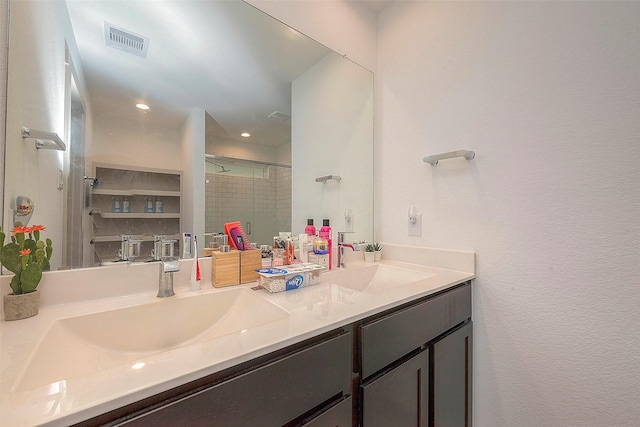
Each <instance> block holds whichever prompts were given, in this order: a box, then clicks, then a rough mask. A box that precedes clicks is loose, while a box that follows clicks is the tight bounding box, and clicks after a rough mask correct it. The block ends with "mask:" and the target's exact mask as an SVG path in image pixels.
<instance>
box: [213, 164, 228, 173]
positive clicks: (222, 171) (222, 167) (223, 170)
mask: <svg viewBox="0 0 640 427" xmlns="http://www.w3.org/2000/svg"><path fill="white" fill-rule="evenodd" d="M214 165H216V166H217V167H219V168H220V169H222V170H221V171H218V173H225V172H231V169H225V168H224V166H222V165H219V164H217V163H214Z"/></svg>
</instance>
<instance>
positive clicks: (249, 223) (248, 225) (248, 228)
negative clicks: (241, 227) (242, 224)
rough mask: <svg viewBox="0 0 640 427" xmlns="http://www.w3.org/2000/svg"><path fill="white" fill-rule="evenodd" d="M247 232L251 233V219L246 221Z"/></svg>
mask: <svg viewBox="0 0 640 427" xmlns="http://www.w3.org/2000/svg"><path fill="white" fill-rule="evenodd" d="M247 234H251V221H247Z"/></svg>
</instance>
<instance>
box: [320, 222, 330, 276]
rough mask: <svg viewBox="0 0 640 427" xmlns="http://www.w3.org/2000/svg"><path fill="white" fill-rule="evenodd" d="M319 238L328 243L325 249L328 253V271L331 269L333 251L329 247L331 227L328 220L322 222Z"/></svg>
mask: <svg viewBox="0 0 640 427" xmlns="http://www.w3.org/2000/svg"><path fill="white" fill-rule="evenodd" d="M320 237H322V238H323V239H325V240H326V241H327V243H328V245H327V249H328V252H329V270H331V269H332V268H333V250H332V247H331V226H330V225H329V220H328V219H323V220H322V228H320Z"/></svg>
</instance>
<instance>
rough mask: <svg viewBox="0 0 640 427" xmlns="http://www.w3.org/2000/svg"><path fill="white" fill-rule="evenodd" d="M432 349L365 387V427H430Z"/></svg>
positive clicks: (363, 409) (363, 394) (424, 351)
mask: <svg viewBox="0 0 640 427" xmlns="http://www.w3.org/2000/svg"><path fill="white" fill-rule="evenodd" d="M428 420H429V350H427V349H425V350H423V351H422V352H420V353H418V354H417V355H415V356H413V357H412V358H411V359H409V360H407V361H406V362H404V363H402V364H401V365H399V366H397V367H395V368H393V369H391V370H390V371H388V372H386V373H385V374H384V375H382V376H380V377H377V378H375V379H373V380H372V381H370V382H368V383H366V384H365V385H363V386H362V425H363V427H376V426H379V427H389V426H394V427H427V426H428Z"/></svg>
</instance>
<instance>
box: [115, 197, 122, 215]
mask: <svg viewBox="0 0 640 427" xmlns="http://www.w3.org/2000/svg"><path fill="white" fill-rule="evenodd" d="M120 205H121V204H120V197H116V198H115V199H114V201H113V211H114V212H115V213H120V212H122V208H121V207H120Z"/></svg>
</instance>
